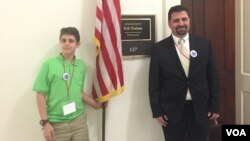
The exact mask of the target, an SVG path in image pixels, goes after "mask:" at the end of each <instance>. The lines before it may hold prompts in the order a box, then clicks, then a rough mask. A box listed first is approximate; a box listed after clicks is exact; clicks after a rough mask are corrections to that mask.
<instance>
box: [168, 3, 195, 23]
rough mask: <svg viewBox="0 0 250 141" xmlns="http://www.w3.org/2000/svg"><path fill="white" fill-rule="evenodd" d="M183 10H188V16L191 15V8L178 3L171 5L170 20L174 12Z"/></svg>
mask: <svg viewBox="0 0 250 141" xmlns="http://www.w3.org/2000/svg"><path fill="white" fill-rule="evenodd" d="M181 11H186V12H187V14H188V17H190V15H189V10H188V9H187V8H186V7H185V6H183V5H176V6H173V7H171V8H170V9H169V11H168V21H170V20H171V15H172V13H174V12H181Z"/></svg>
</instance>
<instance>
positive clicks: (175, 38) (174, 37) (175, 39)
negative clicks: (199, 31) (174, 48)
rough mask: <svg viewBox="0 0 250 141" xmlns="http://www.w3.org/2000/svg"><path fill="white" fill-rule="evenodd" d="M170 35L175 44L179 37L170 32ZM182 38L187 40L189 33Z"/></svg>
mask: <svg viewBox="0 0 250 141" xmlns="http://www.w3.org/2000/svg"><path fill="white" fill-rule="evenodd" d="M172 37H173V39H174V42H175V43H176V44H178V41H179V40H180V38H179V37H177V36H175V35H174V34H172ZM183 39H184V40H185V41H188V40H189V33H187V35H186V36H185V37H183Z"/></svg>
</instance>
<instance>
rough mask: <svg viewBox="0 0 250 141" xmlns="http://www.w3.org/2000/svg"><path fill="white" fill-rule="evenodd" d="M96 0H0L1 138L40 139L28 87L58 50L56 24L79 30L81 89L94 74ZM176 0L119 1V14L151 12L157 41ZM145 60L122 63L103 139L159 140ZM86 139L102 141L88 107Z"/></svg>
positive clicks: (13, 140)
mask: <svg viewBox="0 0 250 141" xmlns="http://www.w3.org/2000/svg"><path fill="white" fill-rule="evenodd" d="M95 2H96V1H95V0H74V1H72V0H0V49H1V55H0V66H1V69H0V112H1V113H0V115H1V120H0V140H2V141H17V140H18V141H42V140H43V136H42V131H41V127H40V125H39V124H38V121H39V119H40V118H39V115H38V112H37V107H36V102H35V93H34V92H32V85H33V82H34V79H35V76H36V74H37V72H38V70H39V67H40V65H41V63H42V62H43V61H44V60H45V59H47V58H48V57H51V56H55V55H57V54H58V52H59V47H58V35H59V30H60V29H61V27H65V26H75V27H77V28H78V29H79V30H80V33H81V42H82V46H81V48H80V49H79V50H78V53H77V56H78V57H80V58H82V59H83V60H85V62H86V64H87V67H88V72H87V73H88V75H87V81H86V82H87V83H86V84H85V90H86V91H87V92H90V90H91V84H92V77H93V75H94V74H93V72H94V60H95V45H94V26H95V4H96V3H95ZM179 2H180V0H173V1H172V2H169V1H168V0H157V1H156V0H143V1H140V0H138V1H135V0H121V6H122V13H123V14H155V15H156V39H157V41H158V40H161V39H162V38H164V36H167V35H169V29H168V28H166V27H165V25H167V23H166V11H167V10H168V8H169V7H170V6H171V5H174V4H178V3H179ZM148 65H149V58H148V57H144V58H137V59H129V60H124V61H123V67H124V79H125V92H124V93H123V94H121V95H119V96H117V97H114V98H112V99H111V100H110V101H109V105H108V107H107V109H106V140H107V141H152V140H155V141H163V134H162V131H161V127H160V126H159V125H158V124H157V123H156V121H155V120H154V119H153V118H152V115H151V110H150V107H149V100H148V86H147V85H148ZM87 114H88V125H89V129H90V139H91V141H101V123H102V119H101V115H102V111H101V110H98V111H97V110H94V109H92V108H90V107H88V106H87Z"/></svg>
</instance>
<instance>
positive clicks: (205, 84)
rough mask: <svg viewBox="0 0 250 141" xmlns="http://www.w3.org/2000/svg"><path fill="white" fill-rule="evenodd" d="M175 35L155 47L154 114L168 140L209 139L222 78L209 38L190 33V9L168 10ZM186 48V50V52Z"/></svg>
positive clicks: (151, 93) (152, 71)
mask: <svg viewBox="0 0 250 141" xmlns="http://www.w3.org/2000/svg"><path fill="white" fill-rule="evenodd" d="M168 25H169V27H170V29H171V30H172V35H171V36H169V37H168V38H166V39H163V40H162V41H160V42H158V43H156V44H155V45H154V46H153V49H152V54H151V61H150V71H149V96H150V105H151V109H152V113H153V117H154V118H156V120H157V121H158V123H159V124H160V125H162V128H163V132H164V137H165V140H167V141H183V140H184V136H185V135H187V136H188V138H189V141H208V139H209V121H210V120H215V119H217V118H218V117H219V114H218V112H219V97H220V92H219V89H220V88H219V78H218V71H217V68H216V63H215V57H214V53H213V50H212V46H211V43H210V41H209V40H207V39H204V38H201V37H197V36H194V35H191V34H189V29H190V17H189V11H188V9H187V8H185V7H183V6H181V5H177V6H174V7H172V8H170V10H169V12H168ZM183 50H186V51H183Z"/></svg>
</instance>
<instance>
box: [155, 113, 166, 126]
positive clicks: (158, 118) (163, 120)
mask: <svg viewBox="0 0 250 141" xmlns="http://www.w3.org/2000/svg"><path fill="white" fill-rule="evenodd" d="M156 120H157V122H158V123H159V124H161V125H162V126H165V127H166V126H167V124H168V123H167V120H168V117H167V116H166V115H164V116H160V117H157V118H156Z"/></svg>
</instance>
